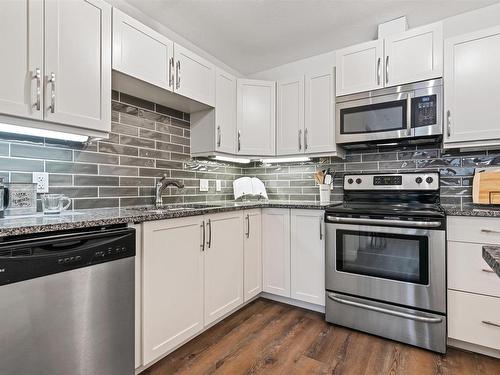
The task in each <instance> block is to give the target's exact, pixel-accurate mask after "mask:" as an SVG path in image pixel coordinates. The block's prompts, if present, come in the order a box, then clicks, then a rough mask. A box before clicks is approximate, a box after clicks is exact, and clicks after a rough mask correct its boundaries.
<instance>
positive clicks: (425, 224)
mask: <svg viewBox="0 0 500 375" xmlns="http://www.w3.org/2000/svg"><path fill="white" fill-rule="evenodd" d="M326 218H327V220H330V221H333V222H334V223H342V224H374V225H392V226H398V225H399V226H405V227H414V228H437V227H440V226H441V222H439V221H402V220H392V219H364V218H357V217H336V216H327V217H326Z"/></svg>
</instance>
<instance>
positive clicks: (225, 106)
mask: <svg viewBox="0 0 500 375" xmlns="http://www.w3.org/2000/svg"><path fill="white" fill-rule="evenodd" d="M215 126H216V131H215V150H216V151H220V152H227V153H230V154H234V153H235V152H236V77H234V76H232V75H230V74H228V73H226V72H224V71H223V70H220V69H217V76H216V81H215Z"/></svg>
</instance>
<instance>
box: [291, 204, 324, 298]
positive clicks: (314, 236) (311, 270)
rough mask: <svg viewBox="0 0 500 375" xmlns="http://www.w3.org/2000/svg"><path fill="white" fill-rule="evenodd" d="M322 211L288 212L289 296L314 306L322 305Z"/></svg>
mask: <svg viewBox="0 0 500 375" xmlns="http://www.w3.org/2000/svg"><path fill="white" fill-rule="evenodd" d="M323 216H324V211H321V210H292V211H291V218H290V228H291V230H290V233H291V290H292V292H291V296H292V298H294V299H298V300H301V301H305V302H310V303H314V304H316V305H321V306H324V305H325V228H324V220H323Z"/></svg>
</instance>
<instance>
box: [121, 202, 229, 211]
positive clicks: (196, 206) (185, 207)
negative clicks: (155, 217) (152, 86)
mask: <svg viewBox="0 0 500 375" xmlns="http://www.w3.org/2000/svg"><path fill="white" fill-rule="evenodd" d="M217 207H220V206H219V205H212V204H204V203H192V204H165V205H162V206H158V207H157V206H143V207H131V208H127V210H130V211H142V212H157V213H164V212H178V211H193V210H200V209H204V208H217Z"/></svg>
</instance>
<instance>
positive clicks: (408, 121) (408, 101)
mask: <svg viewBox="0 0 500 375" xmlns="http://www.w3.org/2000/svg"><path fill="white" fill-rule="evenodd" d="M411 98H412V95H411V94H408V95H407V96H406V135H407V136H411Z"/></svg>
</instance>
